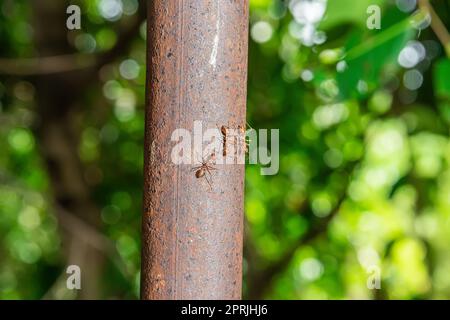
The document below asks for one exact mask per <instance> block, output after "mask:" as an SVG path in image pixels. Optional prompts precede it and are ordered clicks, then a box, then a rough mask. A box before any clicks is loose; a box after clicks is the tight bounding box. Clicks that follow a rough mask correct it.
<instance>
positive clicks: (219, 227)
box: [141, 0, 248, 299]
mask: <svg viewBox="0 0 450 320" xmlns="http://www.w3.org/2000/svg"><path fill="white" fill-rule="evenodd" d="M148 6H149V7H148V13H149V16H148V38H147V41H148V50H149V51H148V60H147V63H148V69H149V71H148V77H147V78H148V81H147V106H146V107H147V114H146V144H145V148H146V149H145V170H144V171H145V185H144V213H143V220H142V229H143V242H142V247H143V249H142V250H143V251H142V288H141V296H142V298H143V299H240V298H241V282H242V280H241V278H242V236H243V194H244V171H245V168H244V165H237V164H236V165H217V166H216V168H217V170H215V171H214V172H213V174H212V190H210V187H209V186H208V184H207V183H205V181H204V180H203V179H197V178H196V177H195V174H194V172H192V167H193V166H194V165H175V164H173V163H172V161H171V151H172V147H173V145H174V143H173V142H171V135H172V132H173V131H174V130H175V129H178V128H185V129H187V130H191V131H192V130H193V126H194V121H196V120H200V121H202V122H203V124H204V126H208V127H209V128H216V127H217V125H226V124H230V123H231V124H245V123H246V122H245V105H246V89H247V83H246V80H247V47H248V1H247V0H171V1H161V0H159V1H148Z"/></svg>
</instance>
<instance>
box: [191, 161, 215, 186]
mask: <svg viewBox="0 0 450 320" xmlns="http://www.w3.org/2000/svg"><path fill="white" fill-rule="evenodd" d="M215 157H216V155H215V154H214V153H213V154H211V155H210V156H209V157H208V158H207V159H206V160H205V159H204V158H202V161H201V163H200V165H199V166H196V167H193V168H192V171H195V177H196V178H197V179H200V178H203V177H205V179H206V182H208V184H209V188H210V189H211V190H212V185H211V182H210V180H209V179H208V176H207V174H209V177H210V179H211V178H212V174H211V171H213V170H217V168H215V167H214V166H213V165H212V164H209V161H210V160H214V159H215Z"/></svg>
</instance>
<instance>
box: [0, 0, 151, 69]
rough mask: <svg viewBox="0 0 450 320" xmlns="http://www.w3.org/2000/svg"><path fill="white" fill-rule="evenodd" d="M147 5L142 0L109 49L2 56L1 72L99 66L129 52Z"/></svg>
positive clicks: (97, 67)
mask: <svg viewBox="0 0 450 320" xmlns="http://www.w3.org/2000/svg"><path fill="white" fill-rule="evenodd" d="M145 19H146V14H145V5H144V4H143V3H142V1H141V5H140V6H139V10H138V12H137V15H136V16H135V17H133V20H132V21H131V25H130V26H129V27H128V28H126V29H125V30H123V31H122V32H120V33H119V37H118V39H117V42H116V44H115V45H114V46H113V47H112V48H111V49H110V50H108V51H105V52H101V53H97V54H84V53H71V54H63V55H57V56H47V57H36V58H22V59H21V58H0V73H2V74H8V75H16V76H34V75H46V74H55V73H64V72H71V71H78V70H83V69H88V68H94V69H95V70H98V69H100V68H101V67H102V66H104V65H106V64H108V63H112V62H113V61H114V60H116V59H117V58H118V57H120V56H121V55H124V54H126V52H127V51H128V50H129V49H130V46H131V44H132V42H133V40H134V39H135V35H136V34H138V33H139V29H140V26H141V24H142V23H143V22H144V21H145Z"/></svg>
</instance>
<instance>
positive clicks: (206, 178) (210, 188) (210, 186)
mask: <svg viewBox="0 0 450 320" xmlns="http://www.w3.org/2000/svg"><path fill="white" fill-rule="evenodd" d="M205 180H206V182H208V185H209V190H210V191H212V185H211V182H209V179H208V177H207V176H206V175H205Z"/></svg>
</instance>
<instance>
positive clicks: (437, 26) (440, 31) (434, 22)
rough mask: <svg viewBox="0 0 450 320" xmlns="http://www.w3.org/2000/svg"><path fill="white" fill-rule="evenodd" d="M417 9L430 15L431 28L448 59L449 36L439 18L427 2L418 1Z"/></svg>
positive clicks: (424, 0) (426, 0) (427, 0)
mask: <svg viewBox="0 0 450 320" xmlns="http://www.w3.org/2000/svg"><path fill="white" fill-rule="evenodd" d="M419 8H420V9H421V10H423V11H425V12H427V13H429V14H430V16H431V28H432V29H433V31H434V33H435V34H436V36H437V37H438V39H439V41H440V42H441V43H442V46H443V47H444V49H445V52H446V54H447V57H449V58H450V34H449V32H448V30H447V28H446V27H445V25H444V23H443V22H442V20H441V18H439V16H438V14H437V13H436V11H435V10H434V8H433V6H432V5H431V3H430V2H429V0H419Z"/></svg>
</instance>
